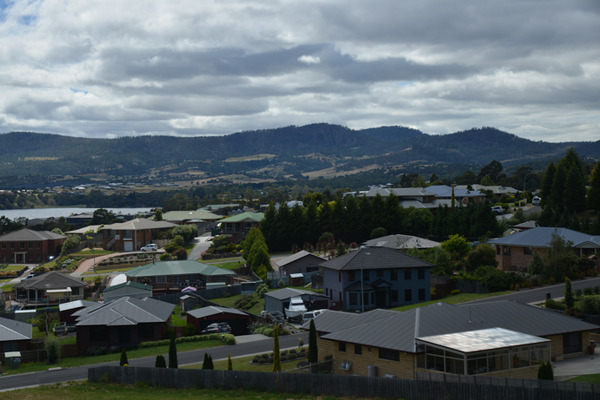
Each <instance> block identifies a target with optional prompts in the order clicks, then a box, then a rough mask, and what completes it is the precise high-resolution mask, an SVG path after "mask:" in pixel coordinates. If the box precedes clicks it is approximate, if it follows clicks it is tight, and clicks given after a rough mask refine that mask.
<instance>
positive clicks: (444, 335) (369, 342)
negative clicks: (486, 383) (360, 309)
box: [303, 301, 598, 379]
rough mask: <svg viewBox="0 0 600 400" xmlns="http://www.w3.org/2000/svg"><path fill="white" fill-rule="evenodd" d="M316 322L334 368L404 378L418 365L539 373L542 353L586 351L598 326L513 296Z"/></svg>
mask: <svg viewBox="0 0 600 400" xmlns="http://www.w3.org/2000/svg"><path fill="white" fill-rule="evenodd" d="M314 321H315V327H316V330H317V333H318V336H319V337H318V348H319V358H320V359H325V358H328V357H332V359H333V369H334V370H333V373H334V374H342V375H362V376H379V377H385V376H393V377H398V378H402V379H415V377H416V374H417V373H418V372H437V373H452V374H465V375H487V376H502V377H515V378H526V379H535V378H537V371H538V366H539V362H540V361H542V360H546V361H548V360H560V359H563V358H568V357H573V356H581V355H584V354H587V351H588V346H589V345H590V343H591V331H593V330H596V329H598V326H596V325H593V324H590V323H587V322H584V321H581V320H579V319H576V318H572V317H569V316H566V315H565V314H559V313H556V312H553V311H551V310H546V309H541V308H538V307H534V306H530V305H526V304H522V303H517V302H513V301H493V302H489V303H480V304H477V305H468V304H464V305H451V304H446V303H437V304H432V305H429V306H426V307H421V308H416V309H413V310H409V311H404V312H399V311H390V310H381V309H376V310H372V311H369V312H366V313H362V314H355V313H345V312H339V311H331V310H328V311H325V312H324V313H322V314H320V315H319V316H317V317H316V318H315V319H314ZM308 327H309V325H308V324H305V325H303V328H304V329H308ZM466 344H472V345H473V346H472V347H471V348H469V347H468V346H466Z"/></svg>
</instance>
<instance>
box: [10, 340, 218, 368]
mask: <svg viewBox="0 0 600 400" xmlns="http://www.w3.org/2000/svg"><path fill="white" fill-rule="evenodd" d="M216 346H223V343H222V342H221V341H220V340H204V341H199V342H189V343H177V352H182V351H190V350H197V349H207V348H212V347H216ZM168 353H169V345H165V346H157V347H150V348H144V349H137V350H129V351H128V352H127V358H128V359H129V360H131V359H134V358H142V357H155V356H157V355H158V354H163V355H166V354H168ZM120 359H121V353H120V352H118V353H113V354H104V355H101V356H81V357H68V358H63V359H61V360H60V361H59V362H58V363H57V364H52V365H48V364H47V363H46V362H39V363H38V362H35V363H26V364H22V365H21V367H20V368H19V369H16V370H4V371H3V372H4V373H5V374H8V375H14V374H23V373H26V372H35V371H45V370H47V369H48V368H50V367H52V368H55V367H61V368H74V367H79V366H82V365H90V364H98V363H104V362H109V361H119V360H120Z"/></svg>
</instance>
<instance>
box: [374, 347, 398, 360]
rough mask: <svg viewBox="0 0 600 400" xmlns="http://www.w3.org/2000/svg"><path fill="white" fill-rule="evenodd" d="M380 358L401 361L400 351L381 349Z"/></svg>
mask: <svg viewBox="0 0 600 400" xmlns="http://www.w3.org/2000/svg"><path fill="white" fill-rule="evenodd" d="M379 358H382V359H384V360H392V361H400V352H399V351H398V350H389V349H379Z"/></svg>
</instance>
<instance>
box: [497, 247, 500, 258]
mask: <svg viewBox="0 0 600 400" xmlns="http://www.w3.org/2000/svg"><path fill="white" fill-rule="evenodd" d="M496 255H497V256H499V255H500V246H496Z"/></svg>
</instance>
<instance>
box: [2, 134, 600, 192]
mask: <svg viewBox="0 0 600 400" xmlns="http://www.w3.org/2000/svg"><path fill="white" fill-rule="evenodd" d="M0 140H1V142H0V143H2V145H1V146H0V165H1V166H2V167H1V168H0V187H3V188H6V187H16V186H19V185H23V186H25V185H39V184H40V183H44V182H60V181H61V180H66V179H71V180H75V181H76V180H77V179H80V180H82V181H84V180H95V181H110V180H114V179H119V180H134V181H144V180H148V179H150V180H161V181H172V182H175V181H195V182H196V183H197V184H201V183H205V182H211V181H214V180H215V179H220V180H223V179H225V180H229V181H237V182H242V181H247V182H253V181H266V180H270V181H272V180H278V179H284V178H295V179H302V178H313V177H319V176H324V177H328V176H329V177H332V176H340V175H347V174H355V173H359V172H364V171H370V170H377V169H379V170H381V169H384V170H390V171H402V170H406V169H411V168H415V167H418V166H432V165H434V166H439V168H440V169H443V168H444V166H447V165H457V164H458V165H464V166H468V167H470V168H471V169H472V170H474V171H475V170H478V169H479V168H481V167H482V166H484V165H487V164H488V163H490V162H491V161H492V160H497V161H499V162H501V163H502V164H503V165H505V166H510V165H524V164H529V165H531V164H539V165H541V163H547V162H548V161H549V160H552V159H558V158H560V157H562V156H563V155H564V154H565V152H566V150H567V149H568V148H570V147H573V148H574V149H575V150H576V151H577V153H578V154H579V155H580V157H582V158H584V159H585V158H594V159H596V158H598V155H599V154H600V141H596V142H563V143H549V142H543V141H531V140H528V139H523V138H519V137H517V136H515V135H513V134H510V133H507V132H503V131H500V130H498V129H495V128H489V127H484V128H475V129H470V130H467V131H461V132H456V133H453V134H447V135H430V134H426V133H423V132H421V131H419V130H415V129H411V128H406V127H401V126H387V127H378V128H369V129H362V130H353V129H349V128H347V127H343V126H340V125H331V124H325V123H321V124H312V125H306V126H288V127H283V128H277V129H265V130H256V131H244V132H239V133H234V134H231V135H226V136H198V137H174V136H137V137H123V138H117V139H88V138H80V137H69V136H63V135H56V134H43V133H32V132H10V133H5V134H2V135H0ZM438 175H441V174H440V173H438Z"/></svg>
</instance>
